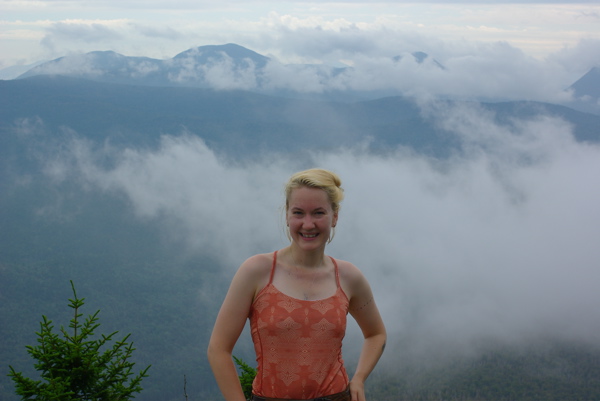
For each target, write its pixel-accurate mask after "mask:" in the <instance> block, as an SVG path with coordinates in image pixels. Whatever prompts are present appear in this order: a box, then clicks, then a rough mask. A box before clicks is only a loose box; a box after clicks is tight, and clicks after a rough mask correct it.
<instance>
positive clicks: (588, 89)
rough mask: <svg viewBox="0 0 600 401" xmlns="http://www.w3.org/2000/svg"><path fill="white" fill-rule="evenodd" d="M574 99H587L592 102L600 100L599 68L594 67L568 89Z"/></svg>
mask: <svg viewBox="0 0 600 401" xmlns="http://www.w3.org/2000/svg"><path fill="white" fill-rule="evenodd" d="M569 89H572V90H573V92H574V95H575V97H578V98H582V97H589V98H591V99H594V100H599V99H600V67H594V68H592V69H591V70H589V71H588V72H587V73H586V74H585V75H584V76H583V77H581V78H579V79H578V80H577V81H576V82H575V83H574V84H573V85H571V86H570V87H569Z"/></svg>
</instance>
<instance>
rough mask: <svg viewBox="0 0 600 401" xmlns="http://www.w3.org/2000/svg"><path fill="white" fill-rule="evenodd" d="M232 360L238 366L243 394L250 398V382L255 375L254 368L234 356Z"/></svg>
mask: <svg viewBox="0 0 600 401" xmlns="http://www.w3.org/2000/svg"><path fill="white" fill-rule="evenodd" d="M233 360H234V361H235V363H236V364H237V365H238V367H239V368H240V383H241V384H242V390H244V396H245V397H246V399H247V400H249V399H251V398H252V382H253V381H254V377H255V376H256V369H254V368H252V367H250V366H248V364H246V363H245V362H244V361H242V360H241V359H239V358H236V357H235V356H234V357H233Z"/></svg>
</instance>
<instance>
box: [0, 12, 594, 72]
mask: <svg viewBox="0 0 600 401" xmlns="http://www.w3.org/2000/svg"><path fill="white" fill-rule="evenodd" d="M225 43H237V44H239V45H242V46H245V47H248V48H250V49H252V50H254V51H256V52H258V53H261V54H264V55H268V56H270V57H274V58H276V59H277V60H279V61H281V62H283V63H305V62H315V63H330V64H335V63H340V62H343V63H349V64H352V63H353V62H355V60H356V59H357V58H358V59H360V58H361V57H362V58H364V57H368V58H377V57H384V56H385V57H390V56H395V55H398V54H400V53H405V52H415V51H423V52H426V53H428V54H430V55H432V56H433V57H434V58H436V60H439V61H440V62H442V63H443V64H445V63H452V62H453V61H454V62H456V61H457V60H460V59H461V58H466V57H470V58H476V59H477V58H482V59H487V60H492V61H497V60H499V59H503V58H507V59H509V60H510V59H512V58H514V57H516V58H518V59H519V62H522V61H520V60H521V59H522V60H525V62H527V63H535V62H536V61H544V62H547V63H551V64H552V65H553V67H549V68H555V69H560V70H561V73H562V74H563V75H564V77H562V79H565V80H568V79H571V80H573V79H574V78H575V79H576V78H578V77H579V76H581V75H583V74H584V73H586V72H587V71H588V70H589V69H590V68H591V67H593V66H595V65H600V51H599V49H600V44H599V43H600V4H598V2H597V1H578V2H566V1H525V2H515V1H503V0H498V1H494V0H487V1H483V0H482V1H468V0H465V1H421V2H405V1H397V0H389V1H358V0H356V1H350V0H348V1H255V0H245V1H214V0H203V1H189V0H187V1H178V2H171V1H159V0H152V1H140V0H119V1H116V0H94V1H85V0H0V69H2V68H6V67H10V66H15V65H29V64H31V63H34V62H38V61H40V60H50V59H54V58H57V57H61V56H65V55H67V54H72V53H80V52H90V51H94V50H113V51H116V52H118V53H121V54H123V55H126V56H147V57H152V58H158V59H167V58H171V57H173V56H175V55H176V54H178V53H179V52H182V51H185V50H187V49H189V48H192V47H196V46H201V45H212V44H225ZM556 74H557V75H560V74H559V73H558V72H556Z"/></svg>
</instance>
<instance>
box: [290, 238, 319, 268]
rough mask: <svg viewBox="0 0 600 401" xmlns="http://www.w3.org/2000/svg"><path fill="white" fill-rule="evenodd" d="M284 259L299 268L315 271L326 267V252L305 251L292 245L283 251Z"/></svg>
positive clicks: (317, 250)
mask: <svg viewBox="0 0 600 401" xmlns="http://www.w3.org/2000/svg"><path fill="white" fill-rule="evenodd" d="M281 252H282V253H283V254H284V257H287V259H288V260H289V262H290V263H291V264H293V265H294V266H297V267H303V268H307V269H313V268H318V267H322V266H323V265H325V250H324V249H316V250H314V251H304V250H302V249H300V248H299V247H297V246H294V244H293V243H292V244H291V245H290V246H288V247H287V248H284V249H282V250H281Z"/></svg>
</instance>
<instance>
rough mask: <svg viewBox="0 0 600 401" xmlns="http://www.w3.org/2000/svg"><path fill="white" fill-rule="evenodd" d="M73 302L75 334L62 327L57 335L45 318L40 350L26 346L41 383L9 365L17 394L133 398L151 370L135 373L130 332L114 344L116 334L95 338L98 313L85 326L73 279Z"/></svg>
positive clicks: (66, 399) (102, 400)
mask: <svg viewBox="0 0 600 401" xmlns="http://www.w3.org/2000/svg"><path fill="white" fill-rule="evenodd" d="M71 288H72V289H73V299H69V307H70V308H71V309H73V313H74V315H73V318H72V319H71V320H70V324H69V328H71V329H72V331H71V333H69V332H68V331H67V329H65V328H64V327H63V326H61V328H60V333H62V337H61V336H59V334H57V333H55V332H54V331H53V330H54V326H53V325H52V321H51V320H48V319H47V318H46V316H42V321H41V322H40V331H39V332H38V333H36V334H37V335H38V343H39V345H36V346H26V348H27V352H28V353H29V354H30V355H31V356H32V357H33V358H34V359H35V360H37V363H35V364H34V367H35V368H36V370H38V371H39V372H40V377H41V379H42V380H33V379H30V378H27V377H24V376H23V375H22V373H20V372H16V371H15V370H14V369H13V367H12V366H9V368H10V373H9V376H10V377H11V379H12V380H13V381H14V382H15V387H16V393H17V395H19V396H21V400H36V401H50V400H52V401H73V400H86V401H116V400H128V399H131V398H134V397H135V396H134V395H133V394H134V393H139V392H140V391H141V390H142V387H141V385H140V384H141V381H142V379H143V378H144V377H147V376H148V374H147V372H148V369H150V366H148V367H146V368H145V369H143V370H142V371H141V372H139V373H138V374H137V375H135V376H134V377H133V378H131V379H130V377H131V376H132V375H133V372H132V369H133V366H134V365H135V363H133V362H131V361H130V360H129V359H130V357H131V356H132V354H133V351H134V350H135V348H133V343H128V342H127V340H128V339H129V336H130V334H127V335H126V336H125V337H124V338H123V339H122V340H121V341H116V340H115V342H114V344H113V345H112V347H110V346H109V343H110V342H111V341H113V337H114V336H115V335H116V334H117V333H118V331H115V332H113V333H112V334H109V335H108V336H106V335H104V334H102V335H101V336H100V337H99V338H95V339H91V338H90V337H93V336H94V334H95V330H96V329H97V328H98V327H99V326H100V323H98V314H99V313H100V311H99V310H98V311H96V313H94V314H92V315H89V316H88V317H87V318H86V319H85V321H84V322H83V323H82V322H81V317H82V316H83V314H81V313H80V311H79V310H80V308H81V307H82V306H83V305H84V301H85V298H82V299H79V298H78V297H77V292H76V291H75V285H74V284H73V282H72V281H71Z"/></svg>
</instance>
